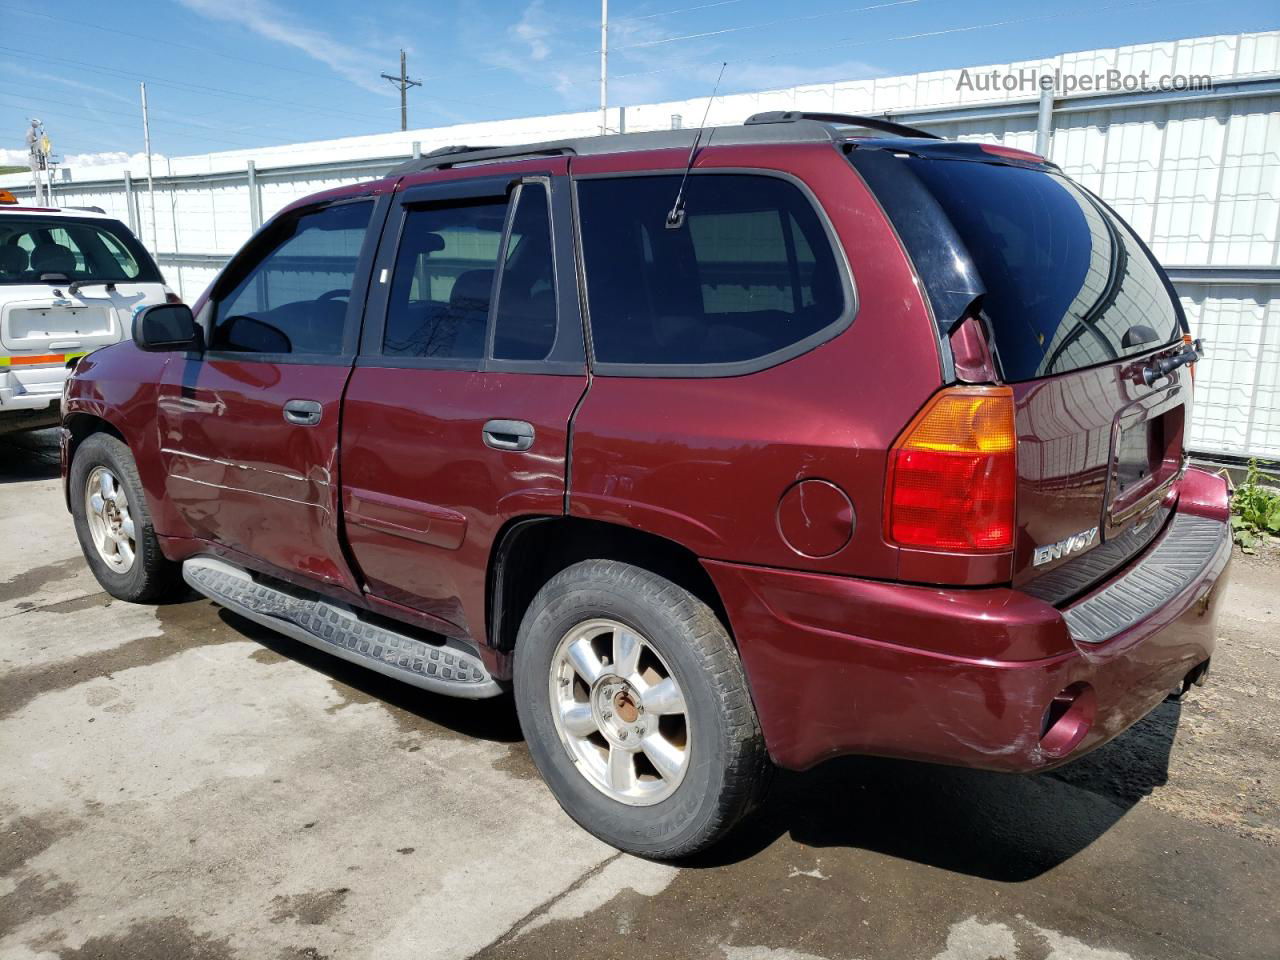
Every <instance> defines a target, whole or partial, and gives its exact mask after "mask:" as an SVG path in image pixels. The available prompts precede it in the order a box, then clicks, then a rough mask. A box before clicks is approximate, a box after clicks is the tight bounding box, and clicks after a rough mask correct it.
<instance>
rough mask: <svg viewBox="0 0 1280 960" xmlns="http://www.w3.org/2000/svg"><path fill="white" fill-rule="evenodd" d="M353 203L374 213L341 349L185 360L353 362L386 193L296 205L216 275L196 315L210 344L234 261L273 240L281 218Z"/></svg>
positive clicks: (211, 354) (231, 353)
mask: <svg viewBox="0 0 1280 960" xmlns="http://www.w3.org/2000/svg"><path fill="white" fill-rule="evenodd" d="M353 203H371V204H372V209H371V210H370V211H369V225H368V227H367V228H366V229H365V235H364V242H363V243H362V244H361V245H360V254H359V256H358V257H357V258H356V270H355V275H354V276H353V277H352V280H351V294H350V296H349V297H348V298H347V314H346V317H345V319H344V320H343V328H342V351H341V352H340V353H254V352H252V351H248V350H213V349H209V350H205V351H204V352H203V353H200V354H194V353H189V354H188V355H187V356H188V358H189V359H207V360H220V361H223V362H228V361H230V362H234V363H275V364H291V365H295V366H320V367H324V366H350V365H351V363H352V361H353V360H354V359H355V356H356V347H357V344H358V343H359V337H360V328H361V326H362V323H363V318H364V315H365V311H366V300H367V296H368V289H369V275H370V271H371V268H372V264H373V262H374V260H375V258H376V254H377V250H378V244H379V241H380V238H381V235H382V223H383V220H385V219H386V216H387V210H388V209H389V207H390V199H389V197H388V196H387V195H386V194H382V195H377V194H374V193H372V192H368V193H360V194H356V195H354V196H346V197H339V198H337V199H335V200H325V201H321V202H319V203H314V204H307V205H306V206H302V207H296V208H294V209H292V210H288V211H285V212H282V213H280V214H277V215H276V216H275V217H272V218H271V219H270V220H269V221H267V223H265V224H263V226H262V227H261V228H260V229H259V230H258V231H257V233H255V234H254V235H253V237H251V238H250V240H249V241H248V243H246V244H245V246H244V247H242V248H241V249H240V250H239V251H238V252H237V253H236V254H235V255H234V256H233V257H232V258H231V259H230V260H229V261H227V264H226V266H224V267H223V268H222V269H221V270H220V271H219V272H218V275H217V276H216V277H215V278H214V280H213V283H212V284H210V286H209V296H208V298H207V299H206V300H205V303H204V305H203V307H202V308H201V310H200V314H199V316H197V318H196V322H197V323H199V324H200V325H201V326H202V327H203V328H204V334H205V338H206V342H209V341H211V340H212V332H213V326H214V324H216V323H217V316H218V313H217V308H218V306H219V305H220V304H221V302H222V299H221V298H222V297H223V296H225V295H226V293H227V290H226V289H225V285H226V283H227V278H228V277H229V276H230V275H231V272H232V267H233V266H234V265H235V264H236V262H237V261H239V260H240V259H241V258H242V257H247V256H249V255H251V254H252V255H254V256H258V251H259V250H260V248H261V247H262V245H263V244H265V243H267V242H269V241H268V238H269V237H270V236H271V231H272V230H274V229H275V228H276V227H277V226H279V224H281V223H282V222H284V221H285V220H288V219H298V218H301V217H304V216H308V215H310V214H313V213H319V212H320V211H322V210H327V209H329V208H330V207H340V206H346V205H348V204H353ZM271 249H273V250H274V249H275V247H274V246H273V247H271ZM261 262H262V259H261V257H259V260H258V263H261ZM255 266H256V265H255Z"/></svg>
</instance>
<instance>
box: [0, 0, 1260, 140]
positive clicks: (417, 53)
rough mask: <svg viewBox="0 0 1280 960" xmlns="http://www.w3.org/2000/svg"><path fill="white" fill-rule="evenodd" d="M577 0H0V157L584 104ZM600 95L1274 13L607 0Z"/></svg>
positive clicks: (882, 66) (589, 46) (929, 58)
mask: <svg viewBox="0 0 1280 960" xmlns="http://www.w3.org/2000/svg"><path fill="white" fill-rule="evenodd" d="M599 15H600V4H599V0H519V2H501V0H492V2H487V3H486V2H479V0H418V2H414V0H363V2H360V3H351V2H350V0H311V2H303V0H149V2H147V0H115V2H114V3H110V4H104V3H101V2H98V3H89V2H83V0H67V2H64V3H60V4H50V3H48V2H47V0H41V2H33V0H0V162H17V161H18V160H19V158H20V157H22V158H25V151H24V150H22V149H21V148H22V136H23V133H24V132H25V130H26V118H28V117H31V116H39V117H41V118H42V119H43V120H44V121H45V124H46V127H47V129H48V131H49V133H50V135H51V137H52V138H53V140H54V146H55V149H56V150H57V151H58V152H59V153H61V154H64V155H74V154H112V153H117V152H118V153H121V154H129V153H136V152H138V151H140V150H141V149H142V134H141V124H140V122H139V119H138V81H139V80H146V81H147V87H148V97H149V99H150V102H151V110H152V140H153V144H152V146H153V149H154V150H155V151H156V152H158V153H162V154H168V155H170V156H177V155H183V154H192V153H203V152H207V151H216V150H228V149H236V148H244V147H252V146H255V145H265V144H277V143H289V142H293V141H297V140H311V139H322V138H328V137H340V136H352V135H355V134H363V133H376V132H385V131H391V130H395V129H398V126H399V101H398V95H397V93H396V90H395V88H394V87H393V86H392V85H391V84H390V83H388V82H387V81H386V80H382V79H380V78H379V76H378V75H379V74H380V73H382V72H384V71H385V72H389V73H394V72H396V71H397V70H398V57H399V49H400V48H401V47H404V48H405V49H406V50H407V51H408V57H409V75H410V76H411V77H413V78H417V79H421V80H422V81H423V86H422V87H419V88H415V89H413V90H411V91H410V93H409V126H410V127H411V128H413V127H422V126H436V125H441V124H446V123H453V122H463V121H468V120H480V119H494V118H499V117H507V116H527V115H531V114H540V113H554V112H560V111H566V110H582V109H592V108H593V107H594V106H595V105H596V104H597V103H598V97H599V93H598V88H597V83H598V62H599V54H598V50H599V34H600V27H599ZM610 20H611V30H610V53H611V56H610V74H611V77H612V79H611V84H610V94H611V96H610V101H611V103H614V104H620V103H621V104H626V103H643V102H648V101H652V100H658V99H670V98H682V97H690V96H699V95H703V94H706V93H709V92H710V89H711V85H712V83H713V81H714V79H715V76H716V73H717V72H718V71H719V65H720V62H721V61H727V62H728V67H727V68H726V70H725V76H724V81H723V83H722V91H723V92H738V91H745V90H755V89H764V88H770V87H780V86H790V85H792V84H796V83H806V82H816V81H821V80H831V79H844V78H856V77H867V76H876V75H891V74H899V73H914V72H917V71H920V70H930V69H939V68H945V67H953V66H963V65H966V64H978V63H991V62H1003V61H1009V60H1018V59H1025V58H1030V57H1037V56H1044V55H1048V54H1054V53H1059V52H1062V51H1068V50H1087V49H1091V48H1095V47H1109V46H1117V45H1120V44H1126V43H1141V42H1147V41H1154V40H1167V39H1174V38H1178V37H1187V36H1198V35H1203V34H1214V33H1236V32H1241V31H1256V30H1268V29H1274V28H1275V27H1277V26H1280V7H1277V5H1276V3H1275V0H1160V2H1158V3H1156V2H1152V0H1060V2H1054V3H1034V2H1027V0H1021V2H1016V0H965V2H956V0H860V2H858V0H793V2H790V3H785V4H779V3H777V2H776V0H718V2H717V0H612V2H611V3H610Z"/></svg>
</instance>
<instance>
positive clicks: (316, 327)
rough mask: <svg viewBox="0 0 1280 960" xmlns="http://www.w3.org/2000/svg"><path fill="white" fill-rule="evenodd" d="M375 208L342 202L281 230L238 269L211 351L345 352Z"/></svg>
mask: <svg viewBox="0 0 1280 960" xmlns="http://www.w3.org/2000/svg"><path fill="white" fill-rule="evenodd" d="M372 212H373V204H372V203H371V202H370V203H342V204H337V205H335V206H331V207H325V208H324V209H323V210H319V211H316V212H315V213H309V214H305V215H303V216H300V217H294V218H291V219H288V220H286V221H283V222H281V223H279V224H278V225H277V226H276V228H275V230H274V231H273V233H272V234H270V235H269V238H268V240H267V242H268V244H269V245H270V246H269V250H268V252H267V253H266V254H265V255H263V254H261V252H257V253H255V252H249V253H248V254H247V255H246V256H247V258H248V259H247V260H246V261H245V262H244V263H234V264H233V265H232V267H231V272H230V274H229V275H228V280H227V281H225V282H230V283H232V284H234V286H233V287H232V288H231V290H230V292H229V293H227V294H226V295H225V296H219V297H218V305H217V313H216V320H215V323H214V329H213V335H212V343H211V346H212V348H213V349H215V350H232V351H240V352H251V353H305V354H321V355H331V356H332V355H336V354H340V353H341V352H342V342H343V331H344V329H345V326H346V318H347V303H348V301H349V299H350V296H351V287H352V285H353V284H354V282H355V273H356V263H357V261H358V259H359V257H360V248H361V246H362V245H363V243H364V236H365V231H366V230H367V229H368V226H369V216H370V214H371V213H372Z"/></svg>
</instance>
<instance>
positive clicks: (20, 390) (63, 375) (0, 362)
mask: <svg viewBox="0 0 1280 960" xmlns="http://www.w3.org/2000/svg"><path fill="white" fill-rule="evenodd" d="M10 360H11V358H9V357H4V356H0V415H5V414H9V413H14V412H17V411H19V410H47V409H48V408H49V407H50V406H51V405H52V407H53V409H54V410H55V412H56V410H57V409H58V403H59V401H60V400H61V399H62V385H63V383H64V382H66V379H67V376H68V375H69V373H70V371H69V370H68V369H67V367H66V366H65V365H64V364H56V365H53V364H51V365H48V366H40V367H32V368H29V369H24V370H23V371H22V374H21V375H19V374H18V373H15V372H14V371H13V370H11V369H9V363H10Z"/></svg>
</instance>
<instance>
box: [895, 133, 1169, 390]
mask: <svg viewBox="0 0 1280 960" xmlns="http://www.w3.org/2000/svg"><path fill="white" fill-rule="evenodd" d="M903 162H904V163H906V164H907V165H908V167H909V168H910V170H911V172H912V173H914V174H915V176H916V177H917V178H918V179H919V181H920V182H921V183H922V184H923V185H924V187H925V188H926V189H927V190H928V191H929V193H931V194H932V195H933V197H934V199H936V200H937V202H938V204H939V206H941V208H942V210H943V212H944V213H945V214H946V216H947V218H948V219H949V220H950V221H951V223H952V225H953V226H954V228H955V231H956V233H957V234H958V235H959V238H960V240H961V241H962V242H963V244H964V246H965V248H967V250H968V252H969V255H970V257H971V258H972V260H973V265H974V266H975V267H976V268H977V272H978V275H979V277H980V278H981V283H982V287H983V288H984V289H985V296H984V298H983V301H982V311H983V313H984V314H985V315H986V317H987V318H988V320H989V321H990V324H991V327H992V331H993V334H994V338H995V346H996V350H997V352H998V354H999V359H1000V364H1001V368H1002V370H1003V372H1004V376H1005V379H1006V380H1010V381H1018V380H1031V379H1035V378H1037V377H1044V376H1049V375H1052V374H1056V373H1066V372H1068V371H1071V370H1078V369H1081V368H1083V367H1090V366H1095V365H1097V364H1102V363H1108V362H1111V361H1115V360H1117V359H1121V358H1124V357H1129V356H1133V355H1135V354H1140V353H1145V352H1147V351H1149V350H1152V349H1154V348H1156V347H1160V346H1163V345H1165V344H1168V343H1170V342H1172V341H1175V340H1177V339H1179V338H1180V337H1181V335H1182V328H1181V315H1180V312H1179V310H1178V306H1177V304H1176V302H1175V301H1174V299H1173V298H1172V297H1171V296H1170V295H1169V290H1168V288H1167V287H1166V285H1165V281H1164V277H1163V275H1162V273H1161V272H1160V269H1159V267H1158V266H1157V265H1156V264H1155V262H1154V261H1153V260H1152V259H1151V257H1150V255H1149V254H1148V253H1147V252H1146V250H1144V249H1143V247H1142V245H1141V243H1139V241H1138V240H1137V238H1136V237H1135V236H1134V235H1133V233H1132V231H1131V230H1130V229H1129V227H1128V226H1127V225H1126V224H1125V223H1124V222H1123V221H1122V220H1120V219H1119V217H1117V216H1116V215H1115V214H1114V213H1112V212H1111V211H1110V210H1108V209H1107V207H1106V206H1105V205H1103V204H1102V203H1101V202H1100V201H1099V200H1097V199H1096V198H1095V197H1094V196H1093V195H1092V194H1090V193H1088V192H1087V191H1086V190H1084V189H1082V188H1081V187H1080V186H1078V185H1077V184H1075V183H1072V182H1071V181H1070V180H1068V179H1067V178H1066V177H1063V176H1061V175H1058V174H1055V173H1048V172H1045V171H1041V170H1029V169H1024V168H1020V167H1012V166H1006V165H1000V164H991V163H975V162H969V161H955V160H938V159H923V158H919V157H913V158H910V159H905V160H904V161H903ZM914 253H915V251H913V254H914Z"/></svg>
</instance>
